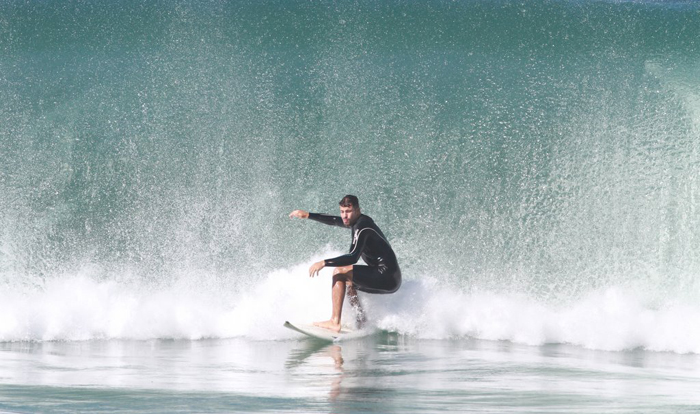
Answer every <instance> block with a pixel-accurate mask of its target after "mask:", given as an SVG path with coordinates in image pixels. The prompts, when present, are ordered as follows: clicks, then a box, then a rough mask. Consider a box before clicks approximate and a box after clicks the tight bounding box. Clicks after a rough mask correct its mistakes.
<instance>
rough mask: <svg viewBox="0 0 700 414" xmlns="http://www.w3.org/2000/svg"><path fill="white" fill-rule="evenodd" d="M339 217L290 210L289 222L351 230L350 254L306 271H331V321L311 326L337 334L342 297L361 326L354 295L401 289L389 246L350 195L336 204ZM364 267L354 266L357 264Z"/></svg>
mask: <svg viewBox="0 0 700 414" xmlns="http://www.w3.org/2000/svg"><path fill="white" fill-rule="evenodd" d="M339 204H340V217H338V216H329V215H325V214H317V213H309V212H308V211H304V210H294V211H292V212H291V213H290V214H289V217H290V218H293V217H297V218H300V219H307V218H308V219H311V220H315V221H318V222H321V223H324V224H328V225H331V226H339V227H346V228H350V229H351V230H352V244H351V245H350V253H348V254H344V255H342V256H338V257H334V258H332V259H326V260H321V261H320V262H316V263H314V264H313V265H311V267H310V268H309V276H311V277H314V276H317V275H318V273H319V272H320V271H321V269H323V268H324V267H326V266H330V267H335V270H334V271H333V284H332V289H331V292H332V293H331V294H332V298H333V312H332V314H331V319H329V320H327V321H323V322H315V323H314V325H316V326H320V327H322V328H326V329H330V330H332V331H335V332H340V328H341V325H340V318H341V314H342V312H343V301H344V299H345V295H346V293H347V296H348V298H349V300H350V304H351V305H352V306H353V308H355V310H356V312H357V323H358V326H359V327H361V326H362V324H364V322H365V316H364V311H363V310H362V306H361V305H360V300H359V298H358V297H357V291H358V290H359V291H362V292H366V293H394V292H396V291H397V290H398V289H399V287H400V286H401V270H400V269H399V263H398V261H397V260H396V255H395V254H394V251H393V250H392V249H391V245H390V244H389V242H388V241H387V240H386V237H384V234H383V233H382V231H381V230H380V229H379V227H377V225H376V224H374V220H372V218H370V217H369V216H366V215H364V214H362V212H361V211H360V202H359V200H358V199H357V197H355V196H354V195H346V196H345V197H343V199H342V200H340V203H339ZM360 258H362V260H364V262H365V263H366V264H367V265H366V266H365V265H358V264H355V263H357V261H358V260H360Z"/></svg>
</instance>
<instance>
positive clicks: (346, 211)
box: [340, 206, 360, 226]
mask: <svg viewBox="0 0 700 414" xmlns="http://www.w3.org/2000/svg"><path fill="white" fill-rule="evenodd" d="M340 218H341V219H343V224H345V225H346V226H352V225H353V224H355V222H356V221H357V219H358V218H360V209H359V208H355V207H353V206H349V207H343V206H340Z"/></svg>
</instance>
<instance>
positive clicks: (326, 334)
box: [284, 321, 362, 342]
mask: <svg viewBox="0 0 700 414" xmlns="http://www.w3.org/2000/svg"><path fill="white" fill-rule="evenodd" d="M284 327H285V328H289V329H291V330H293V331H297V332H299V333H301V334H304V335H306V336H310V337H312V338H316V339H320V340H322V341H328V342H333V341H338V340H341V339H343V338H354V337H356V336H362V335H361V333H360V331H355V330H353V329H350V328H347V327H343V328H342V329H341V330H340V332H333V331H331V330H330V329H325V328H321V327H318V326H314V325H311V324H307V323H294V324H292V323H291V322H289V321H286V322H285V323H284Z"/></svg>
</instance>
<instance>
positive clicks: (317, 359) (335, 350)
mask: <svg viewBox="0 0 700 414" xmlns="http://www.w3.org/2000/svg"><path fill="white" fill-rule="evenodd" d="M331 361H332V362H333V365H332V369H333V370H334V371H335V372H336V375H332V376H330V377H331V383H330V393H329V398H330V400H331V401H335V400H337V399H338V397H339V396H340V395H341V394H342V388H341V384H342V382H343V378H344V376H345V370H344V368H343V363H344V362H345V360H344V359H343V354H342V348H341V347H340V345H337V344H331V345H328V344H327V343H325V342H319V341H304V345H303V347H301V348H297V349H294V350H292V351H291V352H290V353H289V358H288V359H287V363H286V364H285V367H286V368H287V370H294V369H300V368H302V367H303V366H304V365H308V366H310V367H313V369H320V370H322V369H323V368H329V367H331V365H330V364H329V362H331ZM317 363H320V366H319V365H318V364H317Z"/></svg>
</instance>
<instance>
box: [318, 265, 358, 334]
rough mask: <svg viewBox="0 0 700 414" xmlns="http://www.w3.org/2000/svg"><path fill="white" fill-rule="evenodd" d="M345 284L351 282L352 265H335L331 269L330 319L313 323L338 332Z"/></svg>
mask: <svg viewBox="0 0 700 414" xmlns="http://www.w3.org/2000/svg"><path fill="white" fill-rule="evenodd" d="M346 284H350V285H351V284H352V265H351V266H343V267H337V268H336V269H335V270H334V271H333V287H332V290H331V291H332V293H331V294H332V297H333V312H332V314H331V319H329V320H327V321H323V322H314V325H316V326H319V327H321V328H326V329H330V330H331V331H334V332H340V328H341V325H340V320H341V317H342V313H343V302H344V301H345V289H346Z"/></svg>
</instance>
